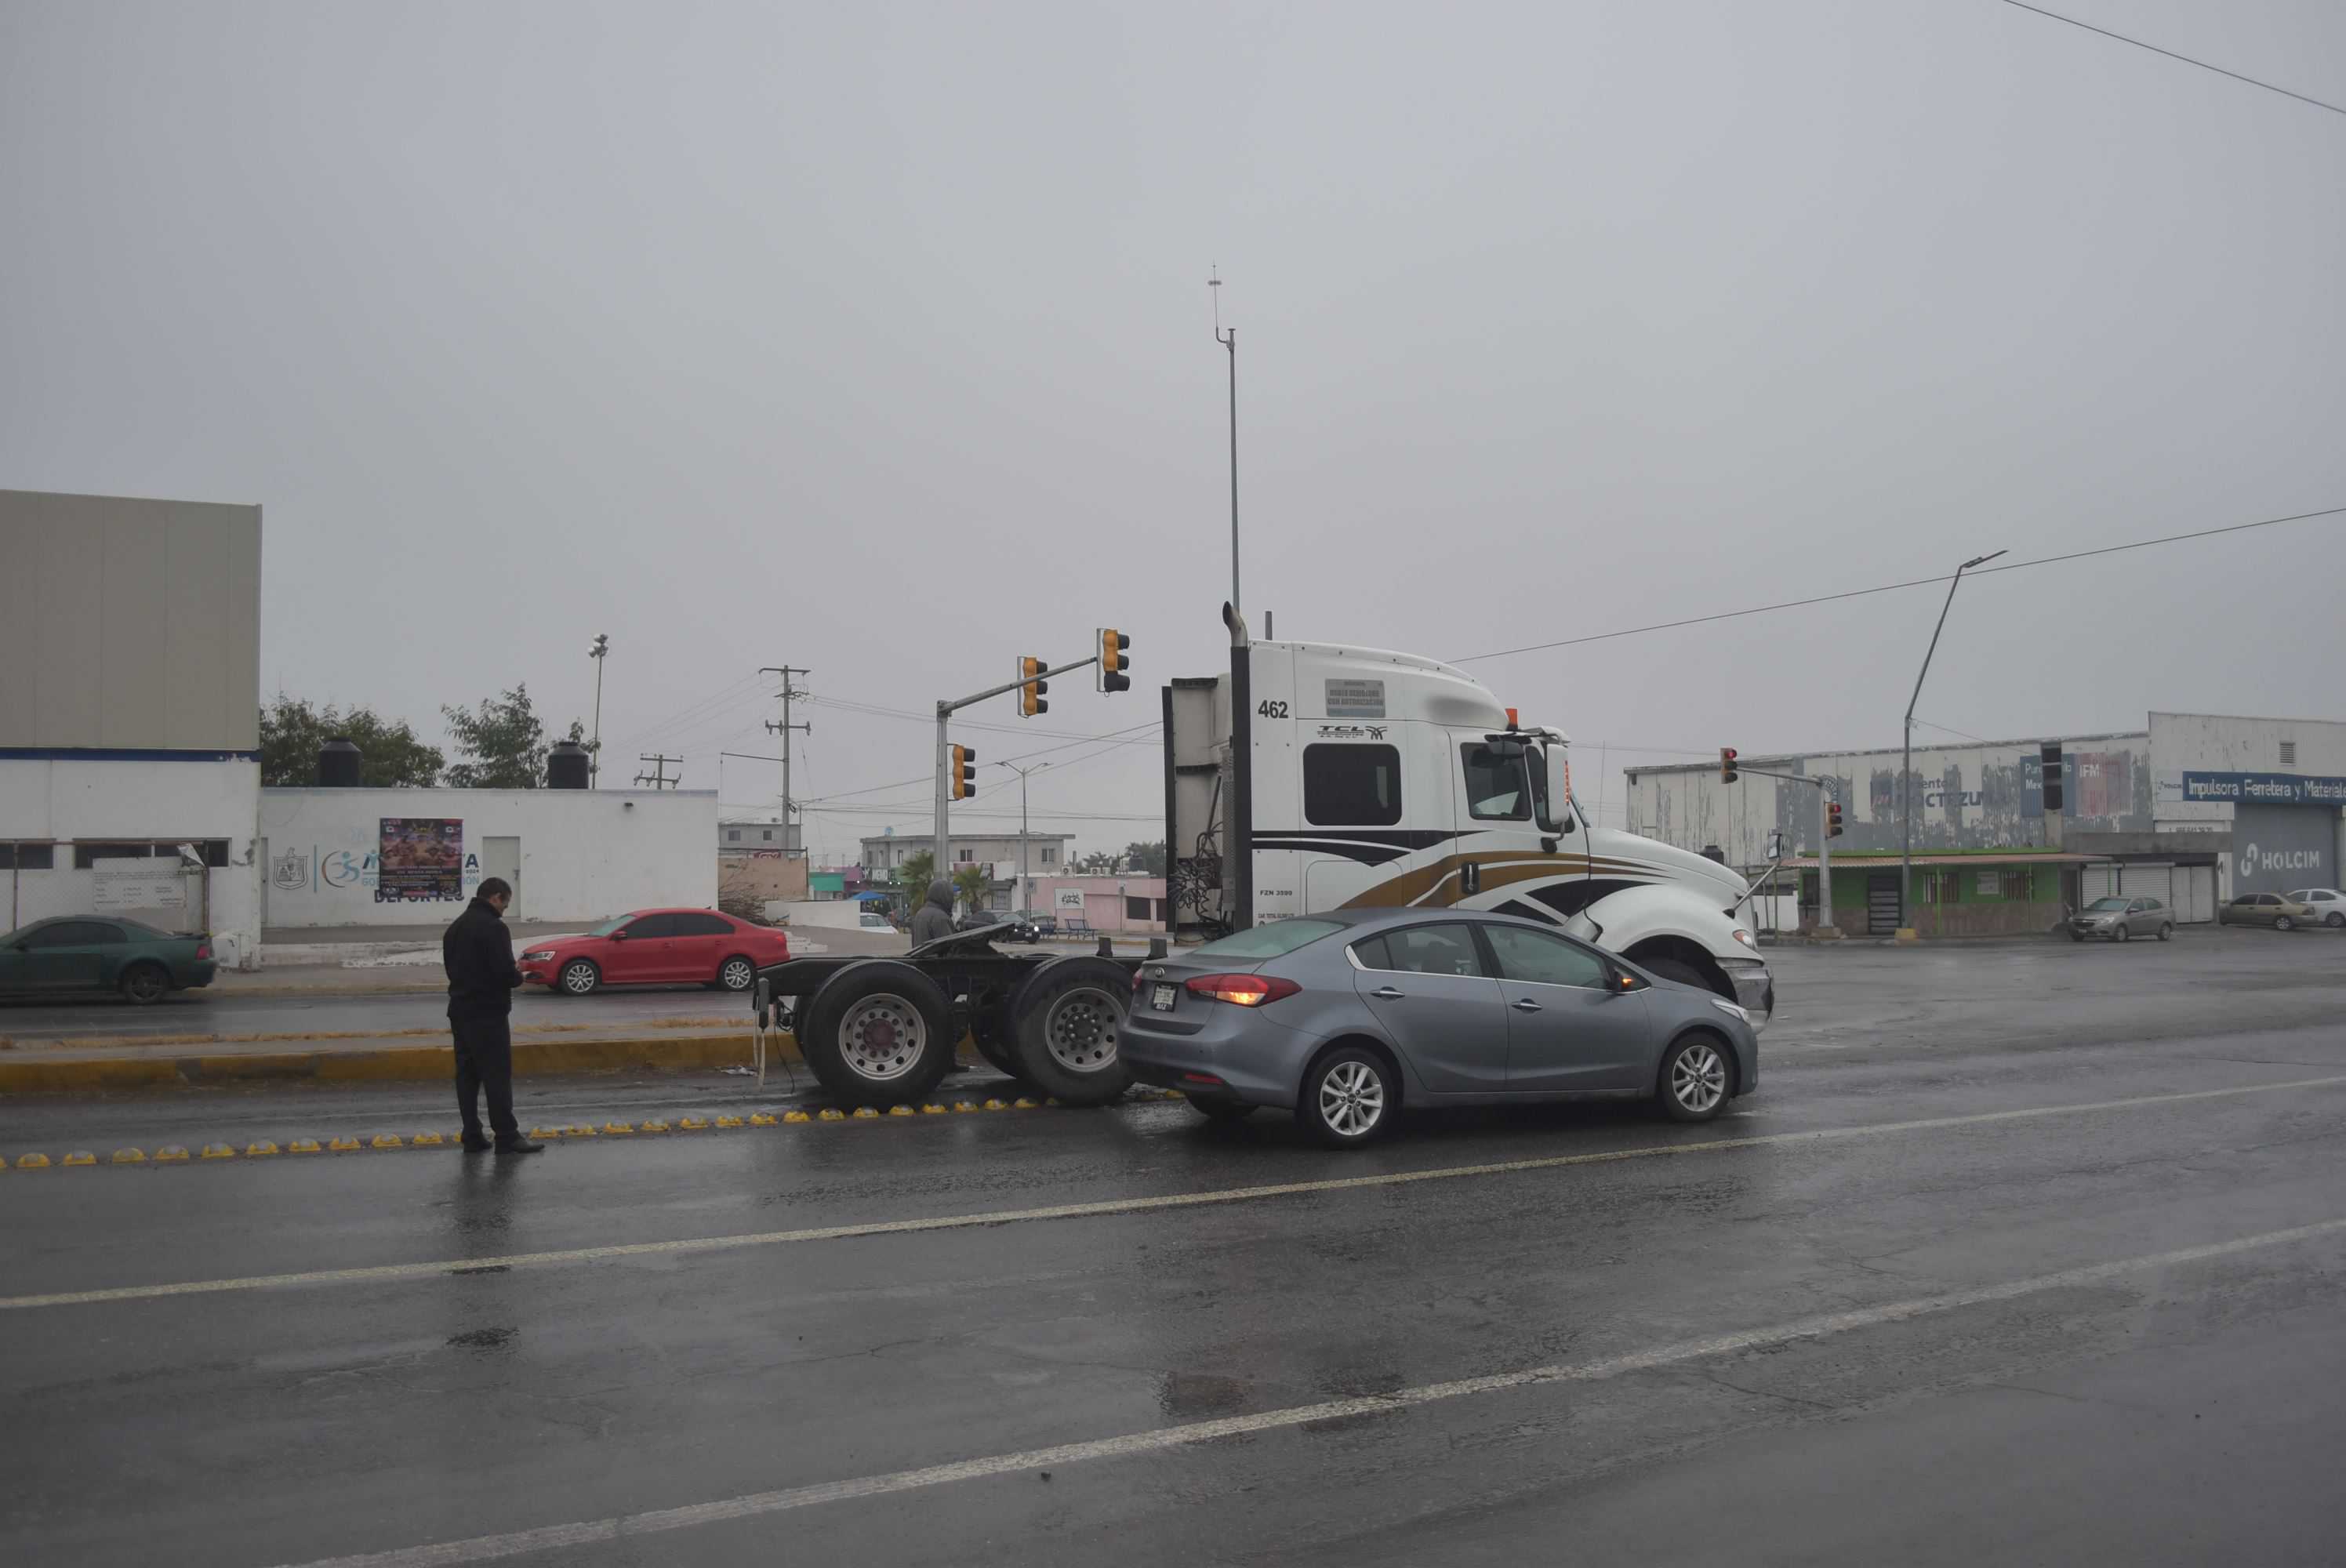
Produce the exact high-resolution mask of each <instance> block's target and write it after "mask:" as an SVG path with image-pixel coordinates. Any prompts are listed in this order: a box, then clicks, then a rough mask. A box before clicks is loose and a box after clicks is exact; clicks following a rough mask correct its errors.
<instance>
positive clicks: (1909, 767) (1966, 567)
mask: <svg viewBox="0 0 2346 1568" xmlns="http://www.w3.org/2000/svg"><path fill="white" fill-rule="evenodd" d="M2003 554H2004V552H2003V551H2001V550H1998V551H1996V552H1994V555H1974V556H1973V557H1972V558H1971V559H1970V560H1968V561H1965V562H1964V564H1963V565H1960V566H1958V567H1956V568H1955V579H1954V581H1953V582H1952V583H1949V584H1948V585H1947V602H1946V603H1945V604H1943V605H1941V606H1939V624H1938V625H1937V626H1933V627H1932V628H1931V646H1930V647H1927V648H1925V649H1923V667H1922V669H1921V670H1920V671H1918V672H1917V673H1916V674H1915V677H1914V695H1913V696H1912V697H1908V698H1907V699H1906V738H1905V742H1904V744H1903V745H1902V747H1901V748H1900V749H1899V753H1898V805H1899V810H1898V815H1899V817H1900V819H1901V820H1902V821H1903V823H1904V824H1905V827H1904V832H1903V835H1902V839H1901V840H1900V847H1899V850H1898V929H1899V930H1900V931H1902V932H1911V931H1913V929H1914V916H1913V897H1914V892H1913V884H1914V705H1915V704H1916V703H1918V702H1920V701H1922V700H1923V680H1924V678H1925V677H1928V676H1929V675H1930V673H1931V656H1932V655H1933V654H1934V653H1937V652H1938V651H1939V634H1940V633H1941V632H1943V631H1945V630H1946V629H1947V612H1948V611H1949V610H1951V609H1953V608H1954V605H1955V590H1956V589H1957V588H1960V587H1962V586H1963V585H1964V573H1965V572H1968V571H1970V570H1971V569H1972V568H1973V567H1974V566H1984V565H1986V564H1987V563H1988V562H1990V561H1993V560H1994V559H1995V557H1996V556H1997V555H2003Z"/></svg>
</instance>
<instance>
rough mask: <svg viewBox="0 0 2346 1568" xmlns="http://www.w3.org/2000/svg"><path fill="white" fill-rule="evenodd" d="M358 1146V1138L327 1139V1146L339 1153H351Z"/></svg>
mask: <svg viewBox="0 0 2346 1568" xmlns="http://www.w3.org/2000/svg"><path fill="white" fill-rule="evenodd" d="M358 1146H359V1141H358V1139H356V1138H328V1139H327V1140H326V1147H328V1148H329V1149H331V1150H332V1151H333V1152H334V1153H336V1154H338V1155H346V1154H349V1153H350V1152H351V1151H352V1150H353V1149H355V1148H357V1147H358Z"/></svg>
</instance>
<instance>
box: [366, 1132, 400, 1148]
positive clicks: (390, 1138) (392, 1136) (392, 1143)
mask: <svg viewBox="0 0 2346 1568" xmlns="http://www.w3.org/2000/svg"><path fill="white" fill-rule="evenodd" d="M406 1146H407V1140H406V1139H404V1138H403V1137H401V1136H400V1135H398V1134H397V1133H377V1134H376V1135H374V1136H372V1137H371V1138H369V1139H368V1140H367V1147H369V1148H371V1149H403V1148H405V1147H406Z"/></svg>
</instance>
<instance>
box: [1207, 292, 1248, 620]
mask: <svg viewBox="0 0 2346 1568" xmlns="http://www.w3.org/2000/svg"><path fill="white" fill-rule="evenodd" d="M1206 287H1207V288H1209V289H1211V290H1214V341H1216V342H1218V343H1219V344H1221V345H1222V347H1223V348H1224V349H1226V350H1228V351H1229V357H1230V608H1231V609H1233V610H1236V609H1238V608H1239V606H1240V603H1241V601H1240V600H1239V330H1238V329H1237V328H1236V327H1232V328H1230V329H1229V331H1223V330H1222V293H1221V290H1222V278H1221V269H1220V268H1219V267H1217V268H1215V269H1214V275H1213V276H1212V277H1209V278H1208V279H1207V280H1206Z"/></svg>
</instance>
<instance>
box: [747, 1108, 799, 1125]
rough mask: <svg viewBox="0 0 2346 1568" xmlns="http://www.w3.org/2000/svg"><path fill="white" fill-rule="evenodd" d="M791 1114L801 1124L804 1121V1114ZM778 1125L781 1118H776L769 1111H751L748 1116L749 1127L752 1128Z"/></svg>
mask: <svg viewBox="0 0 2346 1568" xmlns="http://www.w3.org/2000/svg"><path fill="white" fill-rule="evenodd" d="M791 1114H792V1115H796V1116H797V1117H798V1119H799V1120H800V1121H801V1122H803V1121H805V1120H806V1116H805V1114H804V1113H802V1112H792V1113H791ZM780 1124H781V1118H780V1117H778V1116H776V1115H774V1114H773V1113H772V1112H770V1111H752V1112H751V1113H750V1125H751V1126H753V1127H772V1126H779V1125H780Z"/></svg>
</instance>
